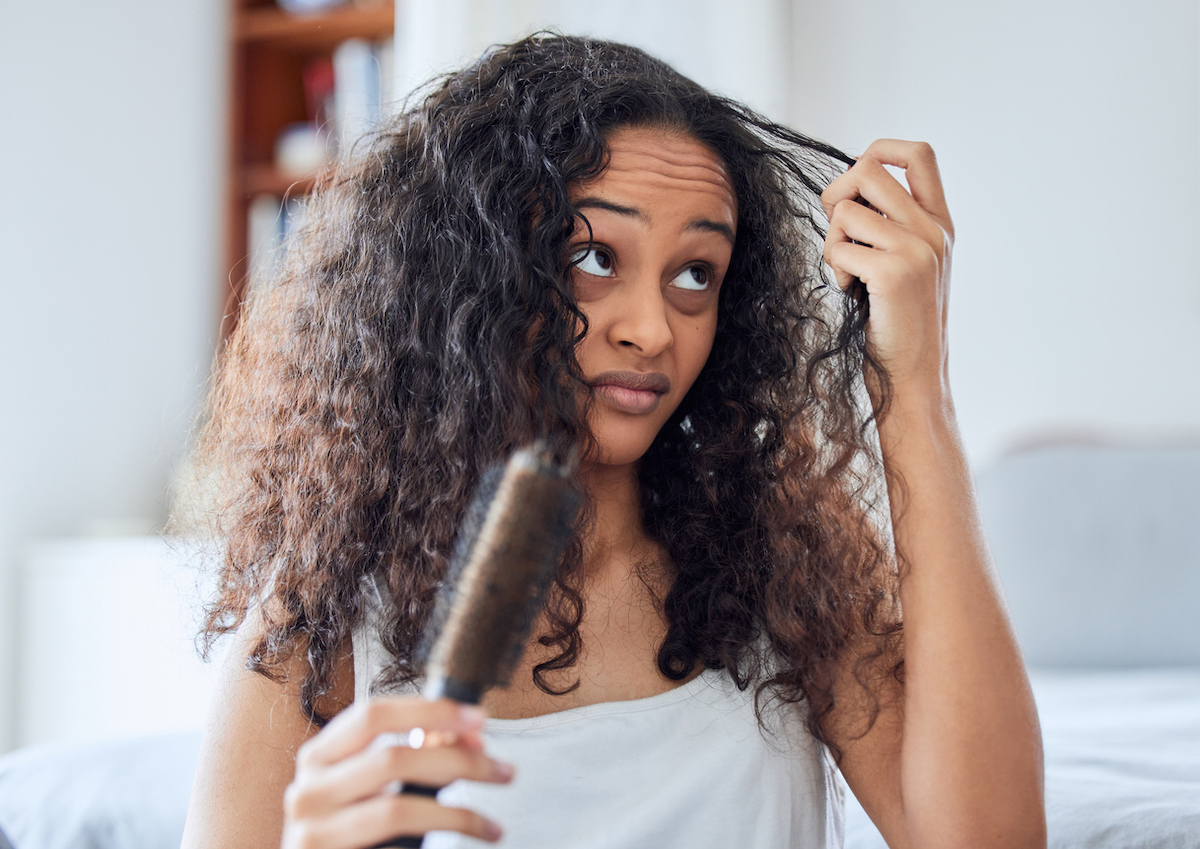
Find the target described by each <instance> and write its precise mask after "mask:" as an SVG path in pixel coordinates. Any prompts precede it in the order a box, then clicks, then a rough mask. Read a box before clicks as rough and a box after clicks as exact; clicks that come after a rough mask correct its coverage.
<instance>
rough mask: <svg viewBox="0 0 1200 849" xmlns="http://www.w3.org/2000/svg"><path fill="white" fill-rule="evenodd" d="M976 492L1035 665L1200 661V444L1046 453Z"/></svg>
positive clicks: (1016, 460) (1016, 464)
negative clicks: (1199, 626) (1199, 627)
mask: <svg viewBox="0 0 1200 849" xmlns="http://www.w3.org/2000/svg"><path fill="white" fill-rule="evenodd" d="M977 486H978V491H979V500H980V508H981V512H982V513H983V521H984V525H985V527H986V530H987V534H988V540H989V543H990V545H991V548H992V553H993V555H994V557H995V561H996V568H997V571H998V572H999V574H1000V580H1001V583H1002V585H1003V588H1004V595H1005V598H1006V599H1007V601H1008V605H1009V610H1010V612H1011V614H1012V618H1013V622H1014V625H1015V627H1016V630H1017V637H1018V639H1019V640H1020V643H1021V647H1022V650H1023V651H1024V653H1025V659H1026V661H1027V662H1028V663H1030V664H1031V665H1038V666H1072V667H1118V666H1163V665H1182V664H1187V665H1197V664H1200V636H1197V634H1198V629H1197V621H1198V620H1200V442H1197V443H1192V444H1171V445H1167V444H1159V445H1154V444H1141V445H1131V444H1124V445H1120V444H1103V443H1091V444H1087V443H1083V444H1081V443H1078V442H1075V443H1058V444H1053V443H1052V444H1043V445H1040V446H1034V447H1030V448H1026V449H1024V450H1020V451H1016V452H1014V453H1012V454H1009V455H1008V456H1006V457H1004V458H1002V459H1001V460H1000V461H999V462H997V463H995V464H994V465H992V466H991V467H989V468H986V469H984V470H983V471H982V472H981V473H980V474H979V475H978V477H977Z"/></svg>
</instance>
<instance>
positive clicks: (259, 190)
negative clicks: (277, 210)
mask: <svg viewBox="0 0 1200 849" xmlns="http://www.w3.org/2000/svg"><path fill="white" fill-rule="evenodd" d="M241 176H242V179H241V186H242V193H243V195H244V196H246V197H251V196H253V195H262V194H266V195H278V196H279V197H300V196H301V195H306V194H308V193H309V192H310V191H312V187H313V185H314V184H315V183H316V182H317V174H316V173H315V172H314V173H312V174H306V175H303V176H299V177H297V176H295V175H294V174H285V173H283V172H282V171H280V170H279V169H278V168H276V167H275V166H274V165H272V164H271V163H262V164H257V165H247V166H245V167H244V168H242V175H241Z"/></svg>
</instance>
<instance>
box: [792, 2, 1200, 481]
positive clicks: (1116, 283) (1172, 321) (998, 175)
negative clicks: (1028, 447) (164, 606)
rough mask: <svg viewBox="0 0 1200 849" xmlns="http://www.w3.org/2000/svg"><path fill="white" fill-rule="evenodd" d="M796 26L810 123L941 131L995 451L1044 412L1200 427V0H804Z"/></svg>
mask: <svg viewBox="0 0 1200 849" xmlns="http://www.w3.org/2000/svg"><path fill="white" fill-rule="evenodd" d="M792 32H793V37H792V44H793V50H794V54H793V60H792V61H793V73H794V76H793V84H792V97H791V103H792V107H791V118H792V120H793V121H794V122H795V123H796V124H797V125H799V126H800V128H801V129H803V130H805V131H807V132H810V133H812V134H815V135H820V136H823V137H825V138H827V139H828V140H829V141H831V142H833V143H835V144H838V145H841V146H844V147H845V148H847V149H848V150H850V151H851V152H861V151H862V149H863V148H865V147H866V145H867V144H868V143H869V142H870V141H871V140H872V139H874V138H876V137H879V136H891V137H898V138H921V139H925V140H928V141H929V142H931V143H932V144H933V145H934V147H935V148H936V149H937V151H938V154H939V161H940V164H941V168H942V172H943V176H944V179H945V183H946V189H947V194H948V198H949V202H950V209H951V212H952V213H953V215H954V218H955V224H956V229H957V236H958V238H957V245H956V250H955V265H954V290H953V295H952V298H951V372H952V381H953V384H954V389H955V397H956V400H957V407H958V413H959V417H960V421H961V424H962V429H963V433H964V438H965V440H966V443H967V447H968V451H969V453H970V454H971V456H972V458H973V460H975V461H976V462H977V464H978V463H979V462H986V461H987V460H988V459H990V458H992V457H994V456H995V455H996V454H997V453H998V452H999V451H1001V450H1002V449H1003V448H1004V447H1005V446H1006V445H1007V444H1009V443H1010V442H1012V441H1013V440H1014V439H1018V438H1020V437H1021V436H1022V435H1023V434H1027V433H1029V432H1031V431H1038V430H1047V429H1078V428H1089V429H1104V430H1109V431H1117V432H1122V433H1136V434H1142V433H1147V434H1153V433H1173V434H1178V433H1181V432H1191V433H1197V432H1200V273H1198V272H1200V259H1198V257H1197V245H1198V242H1197V235H1200V123H1198V119H1197V114H1198V106H1200V63H1198V59H1200V32H1198V29H1197V3H1196V2H1195V0H1147V2H1141V3H1128V2H1113V0H1105V2H1085V0H1054V1H1053V2H1046V0H1010V2H1005V3H963V2H959V0H904V2H895V0H843V2H839V3H829V2H823V0H796V2H795V5H794V9H793V30H792Z"/></svg>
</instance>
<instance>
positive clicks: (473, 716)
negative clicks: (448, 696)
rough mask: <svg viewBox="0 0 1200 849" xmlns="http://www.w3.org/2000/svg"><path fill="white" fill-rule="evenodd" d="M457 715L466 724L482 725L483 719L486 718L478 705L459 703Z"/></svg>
mask: <svg viewBox="0 0 1200 849" xmlns="http://www.w3.org/2000/svg"><path fill="white" fill-rule="evenodd" d="M458 715H459V716H460V717H462V721H463V722H465V723H467V724H468V725H483V721H484V720H485V719H487V714H486V713H485V712H484V710H483V708H481V707H480V706H479V705H461V706H460V707H459V709H458Z"/></svg>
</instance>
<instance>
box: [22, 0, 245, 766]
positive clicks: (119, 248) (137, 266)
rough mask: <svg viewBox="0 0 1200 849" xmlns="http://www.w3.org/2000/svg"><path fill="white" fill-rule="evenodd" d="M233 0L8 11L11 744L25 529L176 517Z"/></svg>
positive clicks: (117, 527) (206, 286) (208, 263)
mask: <svg viewBox="0 0 1200 849" xmlns="http://www.w3.org/2000/svg"><path fill="white" fill-rule="evenodd" d="M224 6H225V4H224V3H220V2H214V0H176V2H171V3H163V2H159V0H122V2H119V3H92V2H86V0H63V2H56V3H49V4H47V3H19V4H18V3H7V4H5V5H4V10H3V12H0V79H3V80H4V88H5V96H4V100H3V106H2V107H0V110H2V111H0V126H3V131H2V132H0V161H3V162H4V165H5V174H4V180H3V190H2V191H0V390H2V395H0V398H3V400H2V401H0V406H2V409H3V415H0V752H2V751H4V750H5V749H7V748H8V747H9V746H10V745H11V744H12V741H13V739H14V733H15V728H14V680H15V679H14V660H13V658H14V644H15V641H16V639H17V629H18V626H19V623H20V621H21V620H20V615H21V611H18V610H16V609H14V608H15V603H14V592H15V587H14V581H15V579H14V574H15V564H16V563H17V562H18V561H19V560H20V559H22V558H23V556H24V553H25V551H26V549H27V547H28V545H29V543H30V541H31V540H33V539H35V538H39V537H48V536H61V535H74V534H80V533H85V532H96V531H99V532H129V531H137V532H151V531H155V530H157V529H158V528H159V527H160V526H161V523H162V520H163V518H164V515H165V504H166V499H167V487H168V484H169V482H170V476H171V471H172V465H173V463H174V461H175V459H176V458H177V457H178V455H179V453H180V445H181V443H182V440H183V435H184V433H185V431H186V429H187V427H188V425H189V419H190V416H191V415H192V411H193V409H194V406H195V401H196V398H197V396H198V388H199V385H200V383H201V382H202V381H203V380H204V379H205V375H206V372H207V370H208V365H209V360H210V358H211V345H212V343H213V340H214V336H215V333H214V329H215V327H216V323H217V317H218V312H219V307H220V305H219V303H218V281H219V276H218V275H219V271H218V261H217V256H218V251H217V248H218V229H217V228H218V221H219V210H218V207H217V202H218V195H217V191H218V188H219V186H220V170H219V169H220V162H221V156H222V154H223V143H224V142H223V139H224V136H223V129H222V121H223V120H224V57H223V53H222V44H223V41H224V38H223V24H224V20H223V13H224ZM64 674H65V669H64ZM68 683H69V682H68Z"/></svg>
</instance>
